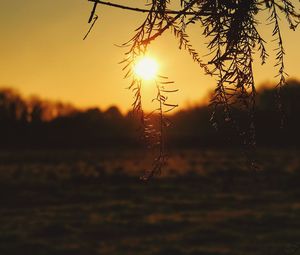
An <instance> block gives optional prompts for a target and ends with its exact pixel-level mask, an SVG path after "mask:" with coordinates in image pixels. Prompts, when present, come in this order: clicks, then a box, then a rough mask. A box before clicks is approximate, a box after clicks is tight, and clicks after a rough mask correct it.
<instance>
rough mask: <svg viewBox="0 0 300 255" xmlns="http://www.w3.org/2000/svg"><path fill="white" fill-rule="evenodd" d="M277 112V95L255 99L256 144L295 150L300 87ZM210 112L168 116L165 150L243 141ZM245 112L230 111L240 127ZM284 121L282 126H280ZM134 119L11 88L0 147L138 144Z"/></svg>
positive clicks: (3, 102) (268, 92)
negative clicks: (214, 121) (212, 116)
mask: <svg viewBox="0 0 300 255" xmlns="http://www.w3.org/2000/svg"><path fill="white" fill-rule="evenodd" d="M281 97H282V98H281V102H282V112H283V115H282V114H281V113H280V112H279V111H278V100H277V96H276V91H275V90H274V89H271V88H264V89H262V90H261V91H259V93H258V96H257V110H256V114H255V116H256V117H255V118H256V119H255V123H256V131H257V132H256V137H257V138H256V140H257V143H258V144H259V145H262V146H300V134H299V130H300V121H299V116H300V83H299V82H298V81H295V80H291V81H289V84H288V85H287V86H286V87H285V88H284V89H283V92H282V96H281ZM211 113H212V109H211V107H209V106H201V107H200V106H199V107H194V108H192V109H185V110H182V111H180V112H177V113H175V114H173V115H170V116H169V119H170V121H171V123H172V125H171V126H170V128H168V132H167V140H168V144H169V145H170V146H177V147H178V146H184V147H191V146H192V147H198V146H235V145H239V144H240V143H241V142H242V139H241V136H240V135H239V132H240V131H238V130H241V129H239V127H236V125H232V122H226V120H224V117H223V116H222V109H219V111H218V112H217V115H216V117H217V119H218V121H217V126H216V125H215V127H217V130H216V128H214V127H213V126H212V123H211V121H210V119H211ZM245 114H246V113H243V112H240V111H239V110H238V109H236V112H234V115H235V118H236V120H237V123H238V125H239V126H240V127H247V125H248V120H247V118H244V115H245ZM282 120H283V127H281V122H282ZM142 143H143V140H142V139H141V130H140V129H139V120H138V119H136V118H134V117H132V114H131V113H128V114H127V115H125V116H123V115H122V114H121V113H120V111H119V110H118V108H117V107H110V108H109V109H107V110H106V111H101V110H100V109H97V108H93V109H88V110H86V111H81V110H79V109H76V108H75V107H73V106H72V105H69V104H63V103H58V102H51V101H45V100H41V99H39V98H37V97H32V98H29V99H24V98H23V97H22V96H20V95H19V94H18V93H17V92H15V91H13V90H11V89H1V90H0V147H1V148H2V149H5V148H35V147H37V148H39V147H47V148H48V147H54V148H81V147H99V148H108V147H122V146H126V147H128V146H141V145H142Z"/></svg>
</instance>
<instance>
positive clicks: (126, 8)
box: [88, 0, 197, 15]
mask: <svg viewBox="0 0 300 255" xmlns="http://www.w3.org/2000/svg"><path fill="white" fill-rule="evenodd" d="M88 1H89V2H93V3H98V4H103V5H107V6H111V7H116V8H120V9H124V10H129V11H135V12H150V10H149V9H141V8H135V7H130V6H125V5H120V4H115V3H111V2H104V1H101V0H88ZM152 12H153V11H152ZM165 14H184V15H195V14H197V12H186V11H174V10H166V11H165Z"/></svg>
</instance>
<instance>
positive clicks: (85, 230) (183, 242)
mask: <svg viewBox="0 0 300 255" xmlns="http://www.w3.org/2000/svg"><path fill="white" fill-rule="evenodd" d="M299 155H300V151H299V150H259V151H258V159H259V161H260V164H261V170H260V171H259V172H258V173H253V172H251V171H249V170H248V169H247V165H246V163H245V162H244V160H243V159H242V156H241V154H240V152H238V151H235V150H231V151H230V152H223V151H217V150H199V151H196V150H183V151H179V150H177V151H173V152H171V153H170V160H169V165H168V166H167V167H166V170H165V171H164V173H163V174H162V176H161V177H157V178H155V179H153V180H151V181H150V182H148V183H143V182H141V181H140V180H139V176H140V175H141V174H142V172H143V170H144V169H145V168H147V167H148V166H149V165H150V158H149V155H145V154H144V152H137V151H127V152H125V151H122V150H119V151H117V150H116V151H96V150H94V151H88V150H82V151H80V150H75V151H45V150H44V151H13V152H1V153H0V162H1V163H0V189H1V190H0V204H1V206H0V254H1V255H79V254H80V255H93V254H101V255H102V254H103V255H106V254H107V255H108V254H109V255H123V254H124V255H125V254H128V255H129V254H130V255H135V254H136V255H137V254H139V255H148V254H149V255H150V254H151V255H181V254H187V255H196V254H197V255H198V254H200V255H201V254H203V255H204V254H205V255H213V254H233V255H234V254H243V255H247V254H268V255H273V254H274V255H279V254H282V255H292V254H293V255H294V254H300V251H296V252H294V250H293V249H294V248H295V247H296V246H297V245H298V244H300V157H299Z"/></svg>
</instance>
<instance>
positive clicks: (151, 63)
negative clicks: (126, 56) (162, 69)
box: [134, 57, 158, 80]
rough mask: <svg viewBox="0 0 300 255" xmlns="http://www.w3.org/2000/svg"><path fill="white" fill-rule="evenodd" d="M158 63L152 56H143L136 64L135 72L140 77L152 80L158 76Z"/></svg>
mask: <svg viewBox="0 0 300 255" xmlns="http://www.w3.org/2000/svg"><path fill="white" fill-rule="evenodd" d="M157 70H158V64H157V62H156V60H155V59H153V58H150V57H142V58H141V59H139V60H138V61H137V63H136V64H135V65H134V73H135V74H136V76H138V77H139V78H140V79H143V80H152V79H154V78H155V77H156V75H157Z"/></svg>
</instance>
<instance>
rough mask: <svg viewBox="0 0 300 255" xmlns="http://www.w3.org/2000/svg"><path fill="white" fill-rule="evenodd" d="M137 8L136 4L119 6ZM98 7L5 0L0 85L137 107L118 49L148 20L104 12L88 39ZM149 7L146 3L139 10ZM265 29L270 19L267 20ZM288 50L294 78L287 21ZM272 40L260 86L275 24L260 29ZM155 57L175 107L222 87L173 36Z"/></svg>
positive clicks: (159, 44)
mask: <svg viewBox="0 0 300 255" xmlns="http://www.w3.org/2000/svg"><path fill="white" fill-rule="evenodd" d="M115 2H118V3H122V4H126V5H130V6H135V4H136V1H133V0H127V1H125V0H123V1H121V0H118V1H115ZM92 6H93V4H92V3H91V2H88V1H87V0H26V1H24V0H14V1H12V0H0V31H1V40H0V86H1V87H13V88H15V89H16V90H18V91H19V92H20V93H21V94H22V95H25V96H30V95H38V96H40V97H41V98H43V99H50V100H61V101H63V102H68V103H71V104H73V105H75V106H77V107H81V108H87V107H100V108H101V109H106V108H108V107H109V106H111V105H116V106H118V107H119V108H120V109H121V110H122V112H126V111H127V110H129V109H130V108H131V103H132V93H131V92H130V91H129V90H127V89H126V87H127V86H128V85H129V84H130V81H129V80H126V79H125V80H124V79H123V76H124V73H123V72H122V66H121V65H119V64H118V62H120V61H121V60H122V59H123V57H124V53H125V52H126V49H124V48H120V47H117V46H116V45H120V44H122V43H123V42H126V41H127V40H128V39H130V38H131V36H133V35H134V29H135V28H137V27H138V26H139V24H140V23H141V22H142V20H143V18H145V14H142V13H134V12H128V11H125V10H120V9H115V8H112V7H107V6H102V5H101V6H98V8H97V14H98V16H99V19H98V21H97V23H96V25H95V27H94V29H93V30H92V32H91V33H90V35H89V37H88V38H87V39H86V40H84V41H83V40H82V39H83V37H84V35H85V33H86V32H87V30H88V28H89V24H88V23H87V21H88V18H89V15H90V12H91V8H92ZM140 6H142V5H140ZM260 18H261V19H262V21H261V22H262V23H264V20H263V19H264V17H260ZM282 26H283V27H284V29H283V37H284V39H285V40H284V45H285V49H286V53H287V54H286V71H287V72H288V74H289V75H290V77H293V78H300V74H299V57H300V51H299V49H298V48H299V46H298V45H299V44H298V43H299V39H300V31H299V30H298V31H296V32H293V31H290V30H289V29H287V26H286V23H285V22H282ZM260 30H261V31H262V32H263V33H264V34H266V37H265V39H266V40H267V41H268V49H269V53H270V55H271V56H270V58H269V60H268V63H267V64H266V65H264V66H261V65H260V61H259V60H258V59H255V62H254V71H255V81H256V84H262V83H265V82H272V81H274V76H275V75H276V68H274V67H273V65H274V58H275V57H274V54H273V53H274V52H273V48H275V47H276V45H275V44H274V43H272V42H271V31H272V28H271V26H268V25H261V28H260ZM188 32H189V33H190V34H191V42H192V44H193V45H194V46H195V48H196V49H197V50H198V51H199V52H200V55H205V54H206V53H207V49H206V45H205V42H206V41H205V40H204V39H203V36H202V35H201V30H200V29H199V27H197V26H195V25H193V26H192V27H191V28H190V29H189V30H188ZM149 55H150V56H152V57H153V58H155V59H156V60H157V62H158V63H159V72H160V74H161V75H164V76H168V77H169V79H170V80H173V81H175V84H174V85H172V86H174V88H176V89H179V92H177V93H176V94H173V95H172V97H171V98H170V103H176V104H179V109H181V108H184V107H190V106H193V105H196V104H199V103H201V102H202V101H203V100H204V99H205V98H207V95H208V93H210V91H212V90H213V89H214V86H215V82H214V80H213V79H212V78H210V77H209V76H206V75H205V74H204V73H203V71H202V70H201V69H200V68H199V67H198V66H197V64H195V63H194V62H193V61H192V60H191V58H190V56H189V55H188V53H187V52H185V51H184V50H179V49H178V42H177V41H176V39H175V38H174V37H173V36H172V35H171V34H170V32H168V31H167V32H166V33H165V35H163V36H161V37H159V38H157V40H156V41H155V42H154V43H152V44H151V45H150V48H149ZM153 93H154V86H153V84H152V83H150V82H147V83H146V84H145V88H144V90H143V95H144V102H145V108H146V110H150V109H152V108H153V105H152V104H151V99H152V98H153V96H154V94H153Z"/></svg>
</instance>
